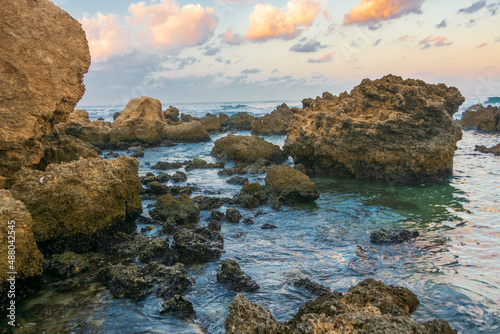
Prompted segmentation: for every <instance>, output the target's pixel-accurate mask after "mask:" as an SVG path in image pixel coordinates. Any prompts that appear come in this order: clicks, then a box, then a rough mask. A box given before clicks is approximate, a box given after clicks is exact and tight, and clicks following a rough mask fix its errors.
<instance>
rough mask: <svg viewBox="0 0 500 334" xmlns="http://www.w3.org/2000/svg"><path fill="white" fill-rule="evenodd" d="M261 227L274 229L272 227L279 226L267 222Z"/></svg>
mask: <svg viewBox="0 0 500 334" xmlns="http://www.w3.org/2000/svg"><path fill="white" fill-rule="evenodd" d="M260 228H261V229H262V230H272V229H275V228H278V226H276V225H273V224H268V223H266V224H263V225H262V226H261V227H260Z"/></svg>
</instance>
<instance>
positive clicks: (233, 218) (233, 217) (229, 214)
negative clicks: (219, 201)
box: [226, 208, 243, 224]
mask: <svg viewBox="0 0 500 334" xmlns="http://www.w3.org/2000/svg"><path fill="white" fill-rule="evenodd" d="M241 218H243V216H242V215H241V212H239V211H238V209H232V208H230V209H227V210H226V219H227V221H228V222H230V223H233V224H238V223H239V222H240V220H241Z"/></svg>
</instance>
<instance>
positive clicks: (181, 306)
mask: <svg viewBox="0 0 500 334" xmlns="http://www.w3.org/2000/svg"><path fill="white" fill-rule="evenodd" d="M160 314H169V315H171V316H174V317H181V318H193V317H194V316H195V315H196V312H195V310H194V308H193V303H191V302H190V301H189V300H188V299H187V298H185V297H183V296H180V295H175V296H174V297H173V298H171V299H169V300H164V301H163V303H162V306H161V308H160Z"/></svg>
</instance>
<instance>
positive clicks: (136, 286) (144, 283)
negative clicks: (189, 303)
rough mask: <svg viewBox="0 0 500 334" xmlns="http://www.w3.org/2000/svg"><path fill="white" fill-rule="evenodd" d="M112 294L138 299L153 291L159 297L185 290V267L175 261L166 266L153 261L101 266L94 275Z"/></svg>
mask: <svg viewBox="0 0 500 334" xmlns="http://www.w3.org/2000/svg"><path fill="white" fill-rule="evenodd" d="M96 278H97V280H99V281H101V282H102V283H103V284H104V286H106V288H108V290H109V292H111V294H112V295H113V297H115V298H132V299H133V300H134V301H135V302H138V301H141V300H142V299H144V298H145V297H146V296H147V295H148V294H149V293H151V292H153V291H156V294H157V295H158V296H159V297H164V298H171V297H173V296H175V295H176V294H181V293H183V292H184V291H186V290H187V289H188V288H189V287H190V286H191V284H192V282H191V280H190V279H189V278H188V277H187V271H186V268H185V267H184V266H183V265H182V264H180V263H178V264H176V265H175V266H172V267H167V266H164V265H162V264H158V263H156V262H151V263H148V264H146V265H143V266H138V265H136V264H131V265H129V266H125V265H122V264H119V265H114V266H109V267H106V268H104V269H101V270H100V271H99V272H98V273H97V276H96Z"/></svg>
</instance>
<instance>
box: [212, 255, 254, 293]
mask: <svg viewBox="0 0 500 334" xmlns="http://www.w3.org/2000/svg"><path fill="white" fill-rule="evenodd" d="M217 280H218V281H219V282H220V283H222V284H224V285H225V286H226V288H228V289H229V290H232V291H236V292H242V291H244V292H253V291H257V290H259V288H260V286H259V285H258V284H257V282H255V281H254V280H253V279H252V278H251V277H250V276H248V275H247V274H245V273H244V272H243V271H242V270H241V268H240V265H239V263H238V262H236V261H234V260H223V261H222V263H221V267H220V268H219V270H218V271H217Z"/></svg>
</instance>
